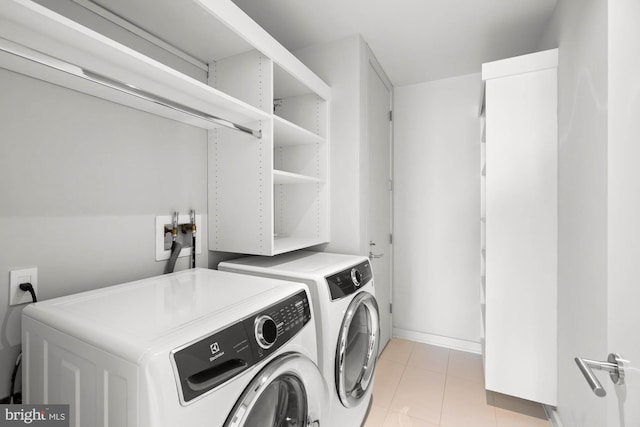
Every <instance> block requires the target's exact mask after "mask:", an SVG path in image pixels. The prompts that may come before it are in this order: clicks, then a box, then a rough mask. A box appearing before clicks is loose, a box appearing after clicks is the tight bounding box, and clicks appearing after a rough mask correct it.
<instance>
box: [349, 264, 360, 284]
mask: <svg viewBox="0 0 640 427" xmlns="http://www.w3.org/2000/svg"><path fill="white" fill-rule="evenodd" d="M351 281H352V282H353V284H354V285H356V287H358V286H360V285H361V284H362V273H360V270H358V269H357V268H352V269H351Z"/></svg>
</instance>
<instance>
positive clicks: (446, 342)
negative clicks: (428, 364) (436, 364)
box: [393, 328, 482, 354]
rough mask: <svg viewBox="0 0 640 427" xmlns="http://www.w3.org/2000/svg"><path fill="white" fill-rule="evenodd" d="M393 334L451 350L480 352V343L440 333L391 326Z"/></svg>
mask: <svg viewBox="0 0 640 427" xmlns="http://www.w3.org/2000/svg"><path fill="white" fill-rule="evenodd" d="M393 336H394V337H398V338H405V339H408V340H411V341H417V342H421V343H424V344H431V345H437V346H439V347H446V348H451V349H453V350H460V351H466V352H468V353H477V354H481V353H482V347H481V346H480V343H479V342H474V341H467V340H461V339H458V338H451V337H443V336H440V335H432V334H426V333H424V332H416V331H410V330H408V329H400V328H393Z"/></svg>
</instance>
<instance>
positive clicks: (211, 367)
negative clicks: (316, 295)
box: [171, 291, 311, 405]
mask: <svg viewBox="0 0 640 427" xmlns="http://www.w3.org/2000/svg"><path fill="white" fill-rule="evenodd" d="M310 320H311V310H310V308H309V298H308V296H307V292H306V291H300V292H298V293H297V294H295V295H292V296H290V297H289V298H287V299H285V300H283V301H280V302H278V303H276V304H273V305H272V306H270V307H267V308H265V309H264V310H261V311H260V312H258V313H255V314H253V315H251V316H249V317H246V318H245V319H242V320H240V321H239V322H237V323H234V324H232V325H230V326H227V327H225V328H224V329H222V330H220V331H218V332H216V333H214V334H212V335H209V336H207V337H205V338H202V339H200V340H198V341H197V342H195V343H192V344H189V345H187V346H185V347H181V348H178V349H175V350H173V351H172V352H171V358H172V363H173V366H174V372H175V375H176V381H177V383H178V390H179V391H180V400H181V403H182V404H183V405H186V404H188V403H189V402H191V401H192V400H193V399H196V398H197V397H199V396H201V395H203V394H205V393H207V392H209V391H210V390H213V389H214V388H216V387H218V386H220V385H221V384H223V383H225V382H227V381H228V380H230V379H232V378H233V377H235V376H236V375H238V374H240V373H242V372H243V371H245V370H246V369H249V368H250V367H252V366H253V365H255V364H257V363H260V362H261V361H262V360H263V359H265V358H266V357H268V356H269V355H270V354H272V353H273V352H275V351H276V350H278V349H279V348H280V347H282V346H283V345H284V344H286V343H287V342H288V341H289V340H290V339H291V338H293V337H294V336H295V335H296V334H297V333H298V332H299V331H300V330H301V329H302V328H303V327H304V326H305V325H306V324H307V323H308V322H309V321H310Z"/></svg>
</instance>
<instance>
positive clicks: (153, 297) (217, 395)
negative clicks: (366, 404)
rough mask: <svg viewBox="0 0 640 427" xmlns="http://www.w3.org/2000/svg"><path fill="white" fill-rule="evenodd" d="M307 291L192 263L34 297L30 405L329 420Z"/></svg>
mask: <svg viewBox="0 0 640 427" xmlns="http://www.w3.org/2000/svg"><path fill="white" fill-rule="evenodd" d="M307 291H308V289H307V286H306V285H304V284H302V283H293V282H285V281H280V280H274V279H266V278H259V277H248V276H240V275H238V274H231V273H224V272H220V271H214V270H207V269H192V270H186V271H182V272H179V273H174V274H169V275H165V276H160V277H154V278H150V279H145V280H140V281H136V282H131V283H126V284H122V285H117V286H111V287H107V288H103V289H98V290H95V291H90V292H84V293H80V294H76V295H71V296H68V297H63V298H58V299H53V300H49V301H44V302H38V303H36V304H32V305H29V306H28V307H26V308H25V310H24V312H23V332H22V338H23V364H24V365H23V388H25V390H24V399H25V403H32V404H38V403H44V404H70V405H71V407H70V418H71V424H70V425H72V426H77V427H86V426H92V427H94V426H95V427H98V426H110V427H114V426H120V427H124V426H130V427H169V426H171V427H175V426H189V427H197V426H199V427H205V426H206V427H221V426H225V427H232V426H233V427H236V426H247V427H249V426H251V427H254V426H256V427H257V426H265V425H268V426H287V427H288V426H293V425H296V426H320V425H328V423H327V420H326V419H325V418H323V417H325V416H326V414H327V412H328V389H327V385H326V383H325V381H324V379H323V378H322V375H321V373H320V371H319V369H318V367H317V364H316V362H317V358H316V357H317V351H316V346H317V342H316V331H315V327H314V319H313V317H312V316H314V314H313V307H312V305H311V304H310V302H309V299H308V298H309V297H308V293H307Z"/></svg>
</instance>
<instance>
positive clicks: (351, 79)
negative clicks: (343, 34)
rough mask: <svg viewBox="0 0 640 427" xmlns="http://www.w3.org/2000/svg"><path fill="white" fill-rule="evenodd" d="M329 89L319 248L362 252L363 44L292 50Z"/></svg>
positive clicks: (353, 39) (351, 40)
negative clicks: (324, 237)
mask: <svg viewBox="0 0 640 427" xmlns="http://www.w3.org/2000/svg"><path fill="white" fill-rule="evenodd" d="M293 53H294V54H295V55H296V57H298V58H299V59H300V60H301V61H302V62H303V63H304V64H305V65H306V66H307V67H309V68H310V69H311V70H312V71H313V72H314V73H315V74H317V75H318V76H319V77H320V78H321V79H322V80H324V81H325V82H326V83H327V84H328V85H329V86H330V87H331V90H332V98H331V112H330V128H331V135H330V157H329V165H330V169H331V170H330V196H331V197H330V206H331V207H330V214H329V215H330V218H331V220H330V227H331V242H330V243H329V244H328V245H326V246H325V247H324V248H323V250H326V251H327V252H338V253H348V254H366V253H367V251H368V249H369V247H368V245H367V242H366V236H367V229H366V222H365V221H364V218H365V216H366V209H367V206H368V199H367V188H366V187H367V184H368V169H367V159H368V149H367V147H366V138H365V135H366V129H365V126H366V111H367V110H366V106H365V105H364V99H365V91H366V82H367V80H366V72H367V69H366V67H365V66H366V60H365V55H366V45H365V43H364V40H362V38H361V37H360V36H357V35H355V36H350V37H347V38H345V39H341V40H337V41H334V42H331V43H328V44H325V45H319V46H312V47H309V48H306V49H300V50H297V51H295V52H293Z"/></svg>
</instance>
